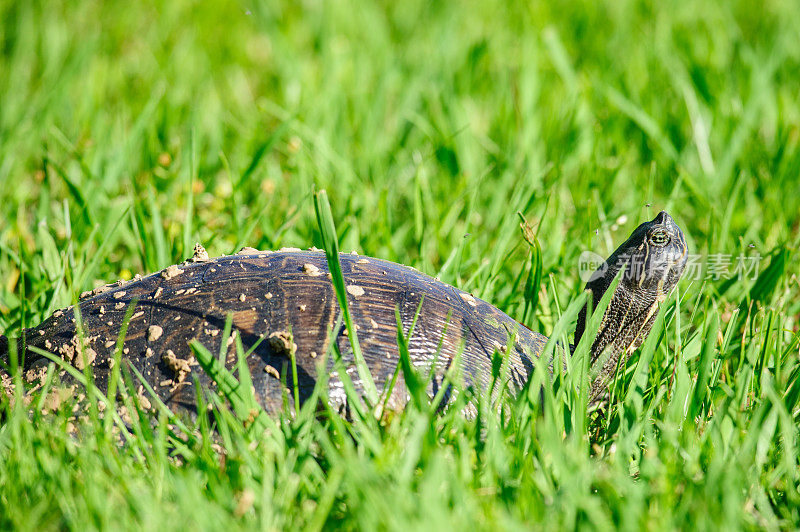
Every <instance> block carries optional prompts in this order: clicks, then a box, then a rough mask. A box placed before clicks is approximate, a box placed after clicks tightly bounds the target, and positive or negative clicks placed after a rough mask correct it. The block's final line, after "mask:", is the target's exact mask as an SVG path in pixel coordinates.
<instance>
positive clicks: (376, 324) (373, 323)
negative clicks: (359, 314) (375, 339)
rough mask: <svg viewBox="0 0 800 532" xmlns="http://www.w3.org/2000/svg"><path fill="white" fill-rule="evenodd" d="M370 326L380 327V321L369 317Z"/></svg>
mask: <svg viewBox="0 0 800 532" xmlns="http://www.w3.org/2000/svg"><path fill="white" fill-rule="evenodd" d="M369 326H370V327H372V328H373V329H377V328H378V322H377V321H375V320H373V319H372V318H370V319H369Z"/></svg>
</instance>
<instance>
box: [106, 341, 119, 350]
mask: <svg viewBox="0 0 800 532" xmlns="http://www.w3.org/2000/svg"><path fill="white" fill-rule="evenodd" d="M116 343H117V342H115V341H114V340H107V341H106V343H104V344H103V346H104V347H105V348H106V349H108V348H110V347H114V344H116Z"/></svg>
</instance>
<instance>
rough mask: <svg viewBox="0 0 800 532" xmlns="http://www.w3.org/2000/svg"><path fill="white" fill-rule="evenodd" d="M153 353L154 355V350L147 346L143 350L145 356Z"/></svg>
mask: <svg viewBox="0 0 800 532" xmlns="http://www.w3.org/2000/svg"><path fill="white" fill-rule="evenodd" d="M153 355H155V352H154V351H153V350H152V349H150V348H149V347H148V348H147V350H146V351H145V352H144V356H146V357H147V358H150V357H151V356H153Z"/></svg>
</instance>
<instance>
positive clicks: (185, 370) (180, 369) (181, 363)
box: [161, 349, 192, 382]
mask: <svg viewBox="0 0 800 532" xmlns="http://www.w3.org/2000/svg"><path fill="white" fill-rule="evenodd" d="M161 362H163V363H164V364H165V365H166V366H167V367H168V368H169V369H171V370H172V371H173V372H174V373H175V378H174V379H173V380H174V381H175V382H183V381H184V380H185V379H186V376H187V375H188V374H189V373H190V372H191V371H192V368H191V367H190V366H189V361H188V360H184V359H182V358H178V357H177V356H175V352H174V351H173V350H172V349H167V353H166V354H164V355H162V356H161Z"/></svg>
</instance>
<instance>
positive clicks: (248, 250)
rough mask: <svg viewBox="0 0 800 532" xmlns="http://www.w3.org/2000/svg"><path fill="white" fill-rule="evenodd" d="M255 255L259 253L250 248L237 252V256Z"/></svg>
mask: <svg viewBox="0 0 800 532" xmlns="http://www.w3.org/2000/svg"><path fill="white" fill-rule="evenodd" d="M256 253H261V252H260V251H259V250H257V249H256V248H251V247H250V246H245V247H243V248H242V249H240V250H239V252H238V253H237V255H255V254H256Z"/></svg>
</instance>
